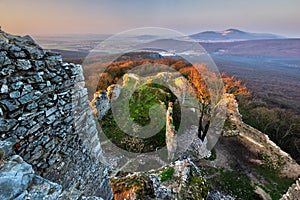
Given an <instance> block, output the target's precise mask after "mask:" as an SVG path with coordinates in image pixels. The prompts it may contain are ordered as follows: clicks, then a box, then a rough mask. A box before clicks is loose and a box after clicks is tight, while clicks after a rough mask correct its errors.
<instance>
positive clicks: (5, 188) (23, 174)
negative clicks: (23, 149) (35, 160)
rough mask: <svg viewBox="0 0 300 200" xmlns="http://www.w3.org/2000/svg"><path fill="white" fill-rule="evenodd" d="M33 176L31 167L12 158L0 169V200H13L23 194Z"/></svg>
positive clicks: (20, 159)
mask: <svg viewBox="0 0 300 200" xmlns="http://www.w3.org/2000/svg"><path fill="white" fill-rule="evenodd" d="M33 176H34V171H33V169H32V167H31V166H30V165H29V164H27V163H26V162H24V161H23V159H22V158H21V157H20V156H17V155H15V156H13V157H11V159H10V160H9V161H8V162H7V163H5V165H3V166H2V167H1V168H0V199H14V198H16V197H18V196H19V195H20V194H21V193H23V192H24V191H25V190H26V189H27V188H28V185H29V183H30V182H31V180H32V178H33Z"/></svg>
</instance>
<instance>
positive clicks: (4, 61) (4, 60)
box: [0, 52, 11, 67]
mask: <svg viewBox="0 0 300 200" xmlns="http://www.w3.org/2000/svg"><path fill="white" fill-rule="evenodd" d="M10 64H11V60H10V59H9V58H8V57H7V56H6V54H4V53H3V52H0V67H1V66H6V65H10Z"/></svg>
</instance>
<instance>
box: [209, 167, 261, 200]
mask: <svg viewBox="0 0 300 200" xmlns="http://www.w3.org/2000/svg"><path fill="white" fill-rule="evenodd" d="M207 183H208V185H209V186H210V187H213V188H214V189H217V190H220V191H224V192H226V193H229V194H232V195H233V196H235V197H238V198H240V199H243V200H254V199H258V197H257V195H256V193H255V192H254V190H255V187H254V186H253V185H252V183H251V180H250V178H249V177H248V176H247V175H245V174H241V173H238V172H234V171H232V172H231V171H227V170H225V169H219V171H218V175H216V176H215V177H213V178H211V179H209V180H207Z"/></svg>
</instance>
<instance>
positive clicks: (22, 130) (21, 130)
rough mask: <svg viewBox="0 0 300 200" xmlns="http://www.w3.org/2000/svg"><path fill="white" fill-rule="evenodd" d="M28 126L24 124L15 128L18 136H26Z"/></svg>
mask: <svg viewBox="0 0 300 200" xmlns="http://www.w3.org/2000/svg"><path fill="white" fill-rule="evenodd" d="M27 130H28V129H27V128H25V127H24V126H18V128H17V129H16V130H15V133H16V135H17V136H25V135H26V133H27Z"/></svg>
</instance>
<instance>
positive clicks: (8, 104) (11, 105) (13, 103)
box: [0, 99, 20, 111]
mask: <svg viewBox="0 0 300 200" xmlns="http://www.w3.org/2000/svg"><path fill="white" fill-rule="evenodd" d="M0 104H2V105H4V106H5V108H6V109H7V110H8V111H14V110H16V109H18V108H19V106H20V103H19V102H18V101H17V100H12V99H10V100H8V99H4V100H2V101H0Z"/></svg>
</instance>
